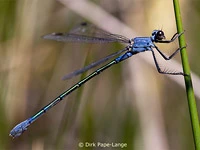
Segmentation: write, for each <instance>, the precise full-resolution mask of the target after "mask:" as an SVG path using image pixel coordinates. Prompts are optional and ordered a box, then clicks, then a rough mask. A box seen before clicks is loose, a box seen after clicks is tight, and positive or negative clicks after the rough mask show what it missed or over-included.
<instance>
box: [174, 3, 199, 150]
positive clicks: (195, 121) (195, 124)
mask: <svg viewBox="0 0 200 150" xmlns="http://www.w3.org/2000/svg"><path fill="white" fill-rule="evenodd" d="M173 3H174V11H175V18H176V26H177V30H178V33H181V32H183V31H184V30H183V26H182V20H181V14H180V6H179V1H178V0H173ZM179 45H180V47H184V46H186V42H185V38H184V34H183V35H181V36H180V38H179ZM181 59H182V65H183V71H184V73H185V74H187V75H188V76H185V77H184V79H185V86H186V94H187V99H188V105H189V112H190V118H191V124H192V131H193V137H194V144H195V149H196V150H200V127H199V118H198V112H197V107H196V101H195V96H194V91H193V86H192V78H191V75H190V66H189V63H188V57H187V52H186V48H184V49H182V51H181Z"/></svg>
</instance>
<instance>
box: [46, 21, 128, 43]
mask: <svg viewBox="0 0 200 150" xmlns="http://www.w3.org/2000/svg"><path fill="white" fill-rule="evenodd" d="M43 38H44V39H50V40H55V41H60V42H84V43H109V42H120V43H130V40H129V39H128V38H126V37H124V36H122V35H118V34H111V33H109V32H106V31H104V30H102V29H99V28H97V27H96V26H94V25H92V24H88V23H86V22H83V23H81V24H79V25H78V26H76V27H75V28H73V29H72V30H71V31H70V32H69V33H51V34H47V35H44V36H43Z"/></svg>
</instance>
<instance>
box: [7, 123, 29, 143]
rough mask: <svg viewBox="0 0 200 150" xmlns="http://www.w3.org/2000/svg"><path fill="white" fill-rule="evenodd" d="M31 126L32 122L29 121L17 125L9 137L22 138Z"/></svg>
mask: <svg viewBox="0 0 200 150" xmlns="http://www.w3.org/2000/svg"><path fill="white" fill-rule="evenodd" d="M29 125H30V120H29V119H27V120H25V121H23V122H21V123H19V124H18V125H16V126H15V127H14V128H13V129H12V130H11V131H10V134H9V136H11V137H13V139H14V138H16V137H18V136H20V135H21V134H22V133H23V132H24V131H26V130H27V128H28V126H29Z"/></svg>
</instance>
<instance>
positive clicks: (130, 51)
mask: <svg viewBox="0 0 200 150" xmlns="http://www.w3.org/2000/svg"><path fill="white" fill-rule="evenodd" d="M88 30H89V32H88ZM86 31H87V32H86ZM182 34H183V33H175V34H174V35H173V36H172V38H171V40H165V35H164V32H163V31H162V30H154V31H153V32H152V35H151V36H150V37H135V38H133V39H128V38H126V37H124V36H122V35H117V34H111V33H109V32H106V31H103V30H101V29H99V28H97V27H95V26H94V25H90V24H88V23H81V24H80V25H79V26H78V27H76V28H74V29H73V30H71V31H70V32H69V33H51V34H48V35H45V36H43V38H44V39H50V40H56V41H61V42H87V43H109V42H120V43H126V44H127V46H126V47H125V48H124V49H122V50H119V51H118V52H115V53H112V54H110V55H108V56H106V57H105V58H103V59H100V60H98V61H96V62H94V63H92V64H90V65H88V66H86V67H84V68H82V69H79V70H76V71H74V72H72V73H70V74H68V75H66V76H64V79H69V78H72V77H73V76H76V75H79V74H81V73H83V72H85V71H87V70H89V69H91V68H93V67H96V66H98V65H100V64H102V63H104V62H106V61H108V60H110V59H111V58H113V57H116V56H117V55H119V54H121V55H120V56H118V57H117V58H115V59H113V60H112V61H110V62H109V63H107V64H106V65H104V66H102V67H101V68H99V69H97V70H95V71H94V72H93V73H91V74H90V75H88V76H87V77H85V78H84V79H82V80H80V81H79V82H78V83H76V84H75V85H73V86H72V87H71V88H69V89H68V90H66V91H64V92H63V93H62V94H60V95H59V96H58V97H56V98H55V99H54V100H53V101H52V102H50V103H49V104H48V105H46V106H45V107H43V108H42V109H41V110H40V111H38V112H37V113H36V114H35V115H33V116H32V117H30V118H28V119H27V120H25V121H23V122H21V123H19V124H18V125H16V126H15V127H14V128H13V129H12V130H11V131H10V136H12V137H13V138H15V137H18V136H20V135H21V134H22V133H23V132H24V131H25V130H27V128H28V126H29V125H30V124H32V123H33V122H34V121H36V120H37V119H38V118H39V117H41V116H42V115H43V114H44V113H45V112H47V111H48V110H49V109H51V108H52V107H53V106H55V105H56V104H58V103H59V102H60V101H62V100H63V98H64V97H66V96H67V95H69V94H70V93H71V92H73V91H75V90H76V89H78V88H79V87H80V86H81V85H83V84H84V83H86V82H87V81H89V80H90V79H92V78H94V77H95V76H97V75H98V74H99V73H101V72H102V71H104V70H106V69H108V68H109V67H111V66H112V65H114V64H117V63H119V62H121V61H124V60H126V59H128V58H129V57H131V56H133V55H135V54H137V53H140V52H145V51H150V52H151V53H152V56H153V59H154V62H155V66H156V68H157V70H158V72H159V73H161V74H170V75H183V76H184V75H185V74H184V73H182V72H169V71H168V72H167V71H164V70H162V69H161V68H160V67H159V64H158V62H157V59H156V56H155V52H154V50H157V51H158V52H159V54H160V55H161V56H162V57H163V58H164V59H165V60H170V59H171V58H172V57H173V56H174V55H175V54H176V53H177V52H178V51H180V50H181V49H183V48H184V47H182V48H178V49H177V50H176V51H175V52H173V53H172V54H171V55H170V56H169V57H167V56H166V55H165V54H163V53H162V52H161V51H160V50H159V48H158V47H157V46H156V45H155V43H171V42H173V41H174V40H175V39H177V38H178V37H180V36H181V35H182Z"/></svg>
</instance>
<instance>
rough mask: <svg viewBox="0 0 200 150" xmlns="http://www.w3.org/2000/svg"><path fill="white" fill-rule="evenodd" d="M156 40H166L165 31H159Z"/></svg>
mask: <svg viewBox="0 0 200 150" xmlns="http://www.w3.org/2000/svg"><path fill="white" fill-rule="evenodd" d="M156 39H157V40H163V39H165V34H164V32H163V31H161V30H160V31H158V32H157V34H156Z"/></svg>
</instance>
